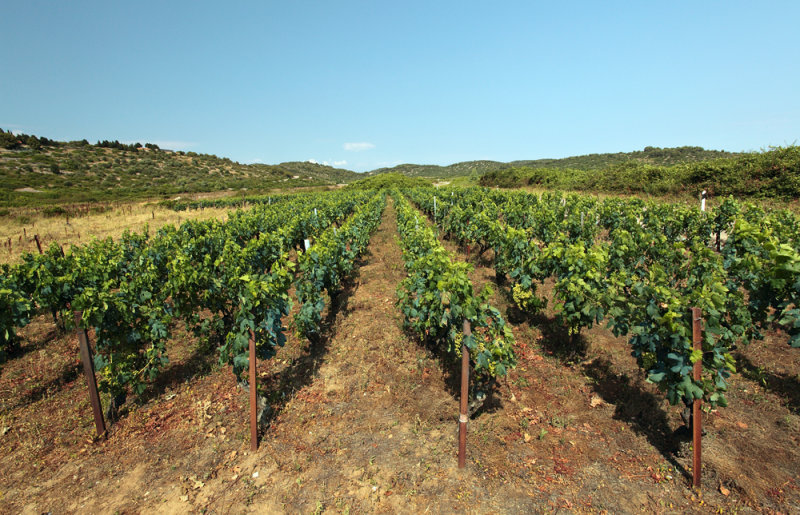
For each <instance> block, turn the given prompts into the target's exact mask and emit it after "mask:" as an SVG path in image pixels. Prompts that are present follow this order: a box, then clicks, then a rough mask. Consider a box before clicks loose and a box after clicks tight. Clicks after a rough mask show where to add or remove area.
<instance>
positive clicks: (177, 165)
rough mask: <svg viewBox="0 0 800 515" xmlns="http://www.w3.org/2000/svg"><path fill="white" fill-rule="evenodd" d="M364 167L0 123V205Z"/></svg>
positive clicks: (340, 173) (316, 176) (272, 184)
mask: <svg viewBox="0 0 800 515" xmlns="http://www.w3.org/2000/svg"><path fill="white" fill-rule="evenodd" d="M360 178H363V175H362V174H358V173H356V172H353V171H350V170H344V169H341V168H333V167H330V166H325V165H321V164H315V163H308V162H289V163H280V164H277V165H267V164H249V165H246V164H241V163H238V162H236V161H232V160H230V159H227V158H220V157H217V156H215V155H209V154H198V153H195V152H174V151H170V150H164V149H160V148H158V146H156V145H152V144H146V145H140V144H133V145H128V144H123V143H119V142H118V141H103V142H98V143H97V144H90V143H89V142H88V141H86V140H83V141H71V142H61V141H53V140H50V139H48V138H40V137H37V136H29V135H13V134H11V133H10V132H5V131H2V129H0V205H20V204H26V203H50V202H73V201H74V202H83V201H93V200H114V199H120V198H137V197H154V196H162V197H166V196H172V195H177V194H181V193H199V192H210V191H221V190H231V189H232V190H244V189H246V190H247V191H248V192H258V191H261V190H266V189H271V188H279V187H280V188H290V187H296V186H319V185H333V184H338V183H347V182H352V181H354V180H357V179H360Z"/></svg>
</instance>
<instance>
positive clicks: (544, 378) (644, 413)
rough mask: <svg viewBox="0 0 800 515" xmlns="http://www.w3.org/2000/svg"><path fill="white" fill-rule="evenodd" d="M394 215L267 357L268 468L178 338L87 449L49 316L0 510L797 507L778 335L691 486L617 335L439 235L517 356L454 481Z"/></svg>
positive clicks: (6, 441) (213, 368)
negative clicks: (331, 292) (585, 325)
mask: <svg viewBox="0 0 800 515" xmlns="http://www.w3.org/2000/svg"><path fill="white" fill-rule="evenodd" d="M394 216H395V212H394V209H393V206H392V205H391V203H390V205H389V206H388V207H387V211H386V213H384V219H383V222H382V224H381V226H380V227H379V229H378V230H377V232H376V233H375V235H374V236H373V238H372V241H371V244H370V246H369V251H368V254H367V255H366V256H364V257H363V259H362V260H361V262H360V263H359V267H358V269H357V272H356V273H355V275H354V277H353V278H352V279H351V280H350V282H349V283H348V284H347V286H346V288H345V289H344V290H343V291H342V292H341V293H339V294H338V295H337V296H336V298H335V299H333V301H332V302H330V303H329V304H330V306H329V308H328V311H327V318H326V323H325V330H324V332H323V334H322V335H321V337H320V338H319V340H318V341H315V342H314V343H310V342H308V341H306V340H299V339H298V338H296V337H294V336H292V337H290V338H289V341H288V342H287V345H286V346H285V347H284V348H282V349H281V350H280V351H279V353H278V356H277V357H276V358H275V359H272V360H270V361H268V362H264V363H261V364H260V366H259V375H260V382H261V384H262V388H263V390H264V394H265V395H266V396H267V397H268V399H269V401H270V406H271V411H270V414H269V426H268V427H267V428H266V429H265V430H264V431H263V434H262V436H261V439H260V443H259V449H258V451H256V452H255V453H251V452H249V436H248V431H247V429H248V425H247V421H248V418H247V417H248V400H247V394H246V392H244V391H243V390H241V389H240V388H238V387H237V386H236V383H235V380H234V377H233V374H232V373H231V372H230V370H229V369H228V368H227V367H221V366H220V365H218V364H217V363H216V357H215V355H214V353H213V352H211V351H209V350H208V349H205V348H204V347H203V345H202V344H201V343H199V342H197V341H196V340H194V339H193V338H192V337H190V336H189V335H185V334H182V333H180V332H179V335H178V336H177V337H176V338H175V340H174V342H173V344H172V345H171V346H170V360H171V362H170V365H169V368H168V370H167V371H166V372H165V373H164V374H162V376H161V377H160V378H159V379H158V381H157V382H156V383H155V384H153V385H152V386H151V388H150V389H149V390H148V392H147V393H146V394H145V396H144V397H143V398H142V399H141V400H138V401H134V400H129V402H128V403H127V404H126V405H125V408H124V409H123V412H122V417H121V419H120V420H119V421H118V422H116V423H115V424H114V425H112V426H111V430H110V435H109V437H108V438H107V439H101V440H95V439H94V438H93V437H92V434H93V431H94V426H93V423H92V418H91V409H90V408H89V404H88V395H87V390H86V383H85V381H84V379H83V375H82V373H81V370H80V367H79V362H78V357H77V354H78V353H77V342H76V339H75V337H74V335H71V334H59V333H57V332H56V330H55V328H54V327H55V326H54V324H53V322H52V320H51V319H50V318H49V317H46V316H42V317H39V318H38V319H37V320H36V321H35V322H34V323H32V324H31V325H29V326H28V327H27V328H25V330H24V331H23V336H24V343H23V348H22V352H21V354H20V355H18V356H15V357H13V358H12V359H11V360H10V361H9V362H7V363H5V364H3V365H2V369H0V448H1V449H2V453H0V512H3V513H44V512H52V513H76V512H80V513H153V512H157V513H176V512H179V513H187V512H189V513H192V512H198V513H201V512H205V513H245V512H257V513H323V512H329V513H418V512H425V511H429V512H432V513H453V512H470V513H540V512H569V513H584V512H603V511H605V512H609V513H618V512H623V513H629V512H642V511H645V512H657V513H676V512H700V513H705V512H709V513H710V512H717V511H724V512H729V511H737V512H769V513H791V512H794V513H797V512H800V485H799V484H798V473H800V450H798V449H800V447H799V446H798V444H800V416H799V415H798V409H800V393H798V392H800V384H799V383H800V378H799V377H798V372H800V353H798V352H797V350H796V349H791V348H789V347H788V345H786V337H785V335H779V334H772V335H769V336H768V338H767V339H766V340H765V341H764V342H757V343H754V344H752V345H750V346H748V347H745V348H743V349H740V350H739V351H738V360H739V366H740V373H739V374H737V375H736V376H735V377H734V378H733V381H732V382H731V391H730V395H729V397H730V403H731V406H730V407H728V408H721V409H719V410H715V411H712V412H710V413H708V414H706V416H705V421H706V431H707V434H706V435H705V437H704V442H703V444H704V447H703V452H704V467H705V468H704V476H703V481H704V488H703V490H702V492H701V493H700V492H694V491H692V490H691V489H690V487H689V485H690V481H689V474H690V461H691V452H690V450H689V445H690V443H689V444H687V441H686V440H685V439H684V438H682V436H681V434H680V431H677V430H678V429H679V427H680V425H681V424H682V422H681V420H680V417H679V415H678V411H677V408H675V407H671V406H669V404H668V403H667V402H666V401H665V400H664V398H663V395H662V394H660V392H658V391H657V390H656V389H655V388H654V387H653V386H652V385H650V384H647V383H646V382H645V381H644V380H643V378H642V375H641V373H640V371H639V369H638V366H637V365H636V363H635V361H634V360H633V358H631V357H630V355H629V350H628V348H627V345H626V342H625V341H624V340H622V339H618V338H614V337H613V335H611V334H610V333H609V332H608V331H607V330H606V329H604V328H603V327H595V328H593V329H591V330H589V331H585V332H584V334H583V335H582V337H581V338H580V339H579V341H578V342H577V345H576V344H574V342H572V343H571V342H569V341H568V339H565V337H564V334H563V330H561V328H560V327H559V324H558V321H557V318H556V317H555V316H554V313H553V311H552V301H551V302H550V304H551V306H550V307H548V309H547V310H545V312H544V313H543V314H542V315H541V316H540V317H538V318H537V319H528V318H525V317H523V316H522V315H521V314H520V313H518V312H516V311H515V309H514V308H513V307H512V306H511V305H510V304H509V302H508V291H507V288H506V287H505V286H502V285H498V282H501V281H498V279H497V278H496V277H495V273H494V271H493V269H492V268H491V251H489V252H488V253H487V255H485V256H483V257H476V256H474V255H472V256H470V257H469V258H467V256H466V255H465V254H464V253H463V252H461V250H460V249H458V248H456V247H455V246H454V245H452V244H451V243H450V242H445V243H446V245H447V246H448V248H449V249H450V250H451V251H452V252H453V253H454V255H456V256H457V258H458V259H468V260H469V261H470V262H472V263H473V264H474V265H475V270H474V271H473V274H472V279H473V282H474V283H475V284H476V286H478V287H480V286H482V285H483V284H487V283H489V284H492V285H493V287H494V289H495V294H494V298H493V302H494V303H495V305H497V306H498V307H499V308H500V309H501V310H502V312H503V313H504V315H505V316H506V318H507V319H508V320H511V322H512V327H513V330H514V334H515V337H516V340H517V352H518V354H519V357H520V362H519V365H518V366H517V368H516V369H515V370H513V371H512V372H511V373H510V374H509V376H508V377H507V378H505V379H503V380H501V381H500V382H499V384H498V387H497V391H496V392H495V394H494V395H493V397H492V398H491V399H490V402H489V403H488V405H487V406H486V407H484V408H483V409H482V410H481V411H479V412H478V413H477V414H476V415H475V416H474V418H473V419H472V420H471V421H470V423H469V435H468V462H467V467H466V468H465V469H462V470H459V469H458V468H457V467H456V464H457V463H456V443H457V417H458V399H457V381H458V377H457V374H454V373H452V370H453V368H454V367H453V363H452V362H451V361H450V360H449V359H448V358H446V357H445V356H440V355H438V354H437V353H436V352H435V350H432V349H428V348H425V347H423V346H422V345H421V344H420V343H419V342H418V341H416V340H415V339H414V338H412V337H410V336H409V335H408V334H407V333H406V332H405V331H404V330H403V327H402V318H401V314H400V313H399V310H398V309H397V308H396V306H395V302H396V295H395V288H396V287H397V285H398V283H399V282H400V281H401V280H402V278H403V277H404V269H403V264H402V260H401V255H400V249H399V246H398V245H397V242H396V238H397V231H396V222H395V218H394ZM550 288H551V285H548V284H544V285H542V287H541V292H542V293H544V295H545V296H548V297H549V296H550ZM287 322H288V320H287ZM676 431H677V432H676Z"/></svg>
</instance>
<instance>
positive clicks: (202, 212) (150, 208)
mask: <svg viewBox="0 0 800 515" xmlns="http://www.w3.org/2000/svg"><path fill="white" fill-rule="evenodd" d="M229 211H230V209H228V208H225V209H220V208H206V209H193V210H189V211H180V212H176V211H172V210H171V209H166V208H163V207H161V206H159V205H157V204H153V203H150V202H129V203H115V205H114V206H113V207H111V209H109V210H108V211H105V212H101V213H92V214H88V215H86V216H80V217H75V218H69V221H67V218H66V217H65V216H63V215H62V216H56V217H46V216H43V215H41V214H36V213H32V212H31V211H30V210H26V209H18V210H13V209H12V210H11V212H10V213H9V214H8V215H6V216H4V217H2V218H0V244H2V245H1V246H0V263H9V264H14V263H17V262H19V261H20V260H21V258H22V255H23V254H25V253H27V252H38V250H37V248H36V242H35V240H34V235H37V234H38V235H39V241H40V242H41V244H42V248H43V249H46V248H47V247H49V246H50V244H51V243H53V242H56V243H58V244H59V245H62V246H63V247H64V249H65V250H66V249H67V248H68V247H69V246H70V245H81V244H84V243H87V242H89V241H91V240H92V239H93V238H101V239H102V238H107V237H109V236H111V237H112V238H118V237H119V236H121V235H122V233H123V232H125V231H126V230H130V231H132V232H141V231H143V230H144V228H145V226H149V228H150V232H151V233H153V232H155V231H156V230H157V229H158V228H160V227H162V226H164V225H167V224H173V225H179V224H180V223H182V222H185V221H187V220H205V219H209V218H218V219H221V220H225V219H227V214H228V212H229ZM9 240H10V246H9Z"/></svg>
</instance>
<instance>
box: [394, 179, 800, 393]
mask: <svg viewBox="0 0 800 515" xmlns="http://www.w3.org/2000/svg"><path fill="white" fill-rule="evenodd" d="M410 195H411V196H412V198H413V199H414V201H415V202H417V204H418V205H420V206H421V207H422V208H423V209H424V210H426V211H427V212H428V213H429V214H431V215H432V216H435V219H436V221H437V223H439V224H440V225H441V227H442V228H443V230H444V232H445V233H446V234H448V235H450V236H452V237H454V238H455V239H457V240H459V241H461V242H462V243H465V244H471V245H476V246H477V247H478V250H479V252H482V251H486V250H488V249H489V248H491V249H493V250H494V254H495V256H494V266H495V269H496V271H497V273H498V276H502V277H504V276H506V275H508V277H509V279H510V280H511V282H512V292H513V295H514V300H515V302H516V303H517V305H518V306H519V307H520V308H521V309H523V310H525V311H528V312H535V311H536V310H538V309H541V308H542V307H543V305H544V303H545V300H544V299H540V298H539V297H538V296H537V295H536V283H537V282H539V283H541V282H542V281H544V280H545V279H547V278H549V277H553V278H554V280H555V286H554V297H555V300H556V304H557V305H556V309H557V312H558V316H559V317H560V318H561V320H562V322H563V323H564V324H565V325H566V326H567V327H568V328H569V330H570V332H571V333H572V334H577V333H578V332H579V331H580V330H581V328H584V327H591V326H592V325H593V324H595V323H599V322H601V321H603V320H607V321H608V324H609V327H610V328H611V329H612V330H613V331H614V333H615V334H616V335H618V336H619V335H627V336H629V338H630V343H631V345H632V349H633V354H634V356H636V357H637V359H638V361H639V363H640V365H641V366H642V367H643V368H644V369H645V370H646V371H647V373H648V379H649V380H650V381H652V382H654V383H656V384H658V385H659V386H660V387H661V388H662V389H663V390H665V391H666V393H667V397H668V399H669V400H670V402H672V403H673V404H674V403H677V402H679V401H680V400H681V399H683V400H689V399H692V398H702V397H705V398H706V399H707V400H708V401H710V402H711V403H712V404H722V405H724V404H725V403H726V400H725V396H724V392H725V390H726V388H727V378H728V377H729V375H730V373H731V372H732V371H734V366H733V358H732V357H731V355H730V352H729V351H730V349H731V348H732V347H733V346H734V345H735V343H736V342H737V341H749V339H750V338H752V337H757V336H759V335H760V330H761V329H762V328H763V326H764V324H766V323H769V322H777V323H779V324H783V326H784V327H785V328H787V330H788V331H789V332H790V336H791V342H792V344H793V345H795V346H796V345H798V344H800V342H799V341H798V332H800V331H798V329H800V328H799V327H798V317H797V306H798V302H797V299H798V295H797V293H798V291H800V282H798V277H799V276H800V275H799V274H798V269H797V264H798V263H800V260H798V259H797V250H796V245H797V240H796V234H797V233H796V232H792V231H791V230H789V231H786V232H784V234H786V235H794V239H792V237H791V236H789V237H788V238H787V239H786V240H787V242H786V243H778V242H777V236H776V235H775V233H774V232H769V231H764V225H765V224H764V223H763V222H762V224H761V227H759V229H758V230H754V229H753V226H752V221H751V220H752V219H753V218H754V215H753V212H752V211H753V208H750V209H749V210H745V211H744V212H743V213H740V212H739V210H738V209H737V205H736V203H735V202H734V201H732V200H728V201H726V202H725V203H724V204H723V206H722V207H721V208H720V210H719V211H718V212H717V213H716V214H715V215H713V216H708V215H707V214H704V213H699V211H697V210H690V209H689V208H686V207H683V206H675V205H659V204H654V203H646V204H645V203H643V202H642V201H640V200H638V199H637V200H633V201H620V200H618V199H613V200H607V201H602V202H600V201H597V200H596V199H593V198H591V197H582V196H569V197H563V196H561V195H558V194H543V195H542V196H540V197H537V196H534V195H529V194H521V193H501V192H493V191H485V190H478V189H472V190H459V191H458V192H456V191H455V190H451V191H446V192H437V191H436V190H433V189H417V190H413V191H412V192H410ZM434 197H438V198H437V201H438V202H436V206H435V207H434ZM698 213H699V214H698ZM762 213H763V212H762ZM760 220H762V221H763V220H770V218H769V217H762V218H760ZM769 223H771V224H774V225H773V227H782V228H786V227H796V225H793V224H794V223H796V220H794V219H793V218H792V217H790V216H787V215H786V214H785V213H784V214H780V215H779V216H777V217H774V218H773V219H772V220H770V221H769V222H767V224H769ZM776 232H777V231H776ZM712 233H713V234H714V236H715V237H711V238H710V235H711V234H712ZM725 236H727V238H725ZM721 239H725V244H724V246H723V245H722V241H720V240H721ZM717 241H720V248H721V252H715V251H714V250H713V248H714V247H715V245H716V242H717ZM793 244H794V245H795V246H794V247H793V246H792V245H793ZM748 281H749V283H748ZM745 292H747V296H745ZM689 306H697V307H700V308H701V309H702V310H703V313H704V317H705V321H706V331H705V334H704V343H703V352H701V353H698V352H695V351H693V350H692V344H691V317H690V315H689V313H688V307H689ZM701 359H702V363H703V370H704V376H703V378H702V380H701V381H694V380H692V378H691V367H692V364H693V363H694V362H696V361H698V360H701Z"/></svg>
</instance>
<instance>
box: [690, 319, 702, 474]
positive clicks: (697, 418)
mask: <svg viewBox="0 0 800 515" xmlns="http://www.w3.org/2000/svg"><path fill="white" fill-rule="evenodd" d="M702 333H703V314H702V312H701V311H700V308H692V345H693V348H694V350H700V351H702V350H703V334H702ZM702 370H703V359H702V358H701V359H699V360H697V362H695V364H694V370H693V371H692V372H693V375H694V380H695V381H700V379H701V373H702ZM702 406H703V399H695V400H694V404H693V405H692V451H693V453H692V467H693V474H692V486H693V487H695V488H697V489H699V488H700V479H701V476H702V461H701V459H700V457H701V450H702V449H701V445H702V435H703V418H702V411H701V409H700V408H702Z"/></svg>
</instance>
